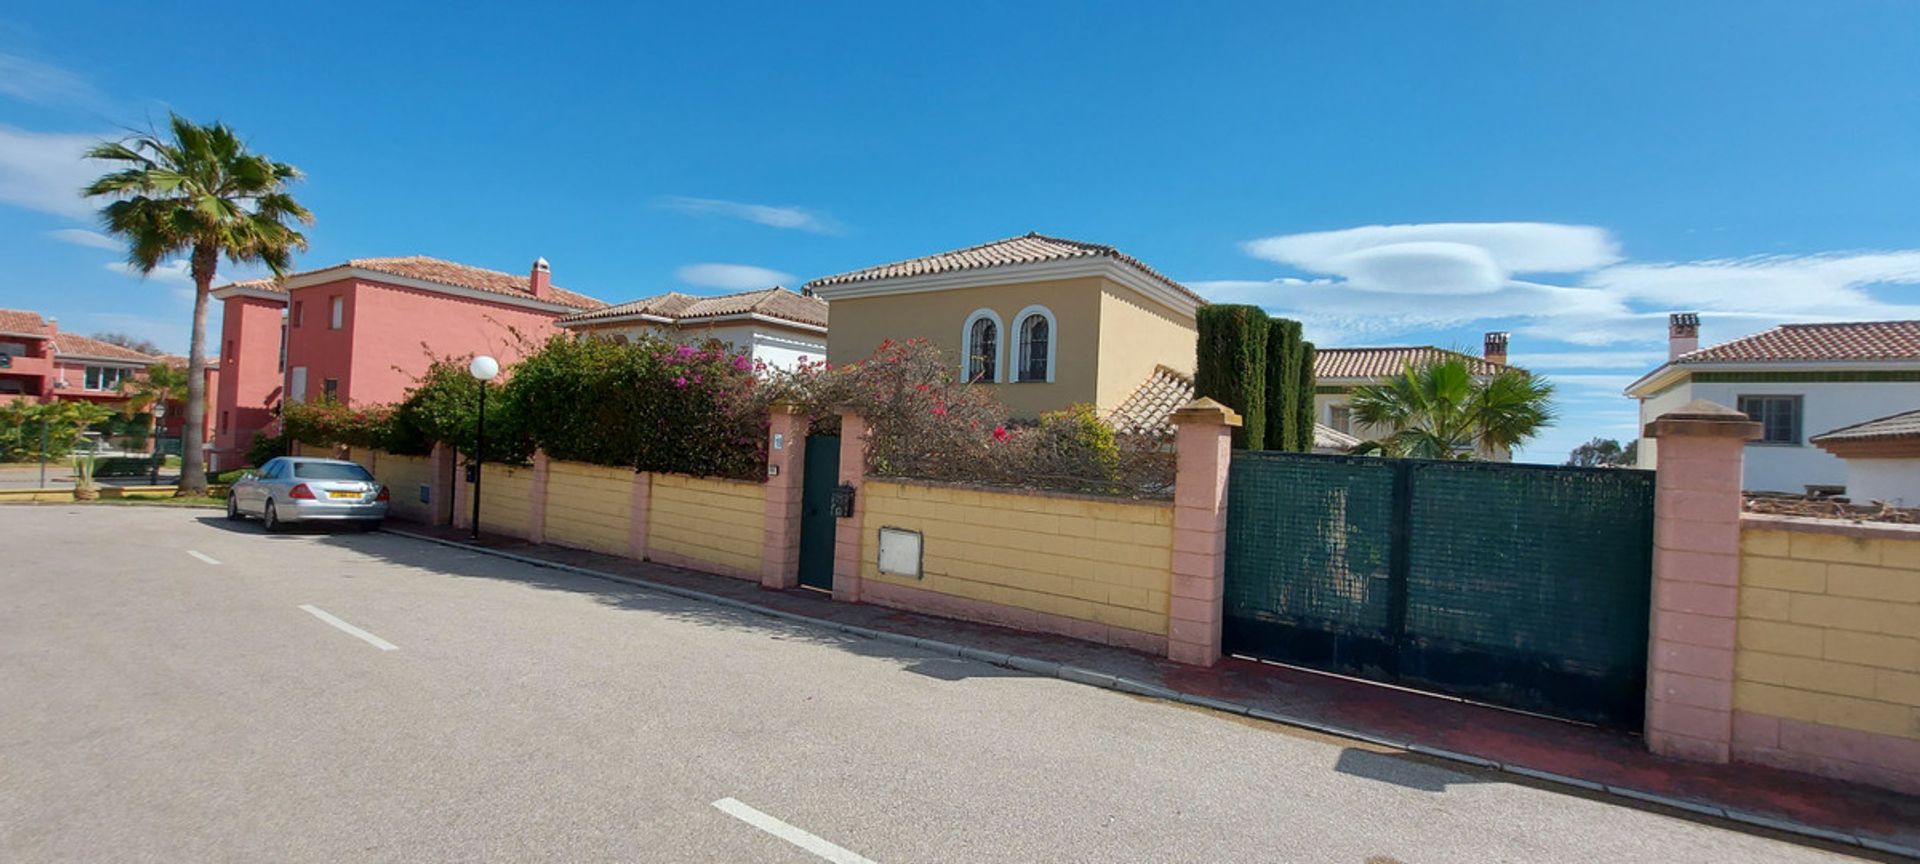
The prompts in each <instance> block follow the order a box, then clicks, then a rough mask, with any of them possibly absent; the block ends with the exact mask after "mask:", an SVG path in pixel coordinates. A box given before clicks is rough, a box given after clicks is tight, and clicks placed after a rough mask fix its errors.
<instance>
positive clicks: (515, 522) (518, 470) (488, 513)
mask: <svg viewBox="0 0 1920 864" xmlns="http://www.w3.org/2000/svg"><path fill="white" fill-rule="evenodd" d="M480 470H481V472H482V476H481V478H480V523H481V524H482V525H484V526H486V529H487V530H488V531H491V532H493V533H495V534H505V535H507V536H509V537H519V538H521V539H526V538H528V537H530V536H531V535H530V533H529V532H528V528H529V527H530V526H531V525H532V524H533V469H532V468H525V467H516V466H512V465H495V464H492V463H488V464H484V465H482V466H481V467H480ZM469 500H471V499H469ZM465 506H467V507H471V506H473V505H472V504H467V505H465Z"/></svg>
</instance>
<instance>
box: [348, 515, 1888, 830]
mask: <svg viewBox="0 0 1920 864" xmlns="http://www.w3.org/2000/svg"><path fill="white" fill-rule="evenodd" d="M383 530H384V532H385V533H388V534H394V535H397V536H401V537H407V538H410V539H414V540H424V541H426V542H428V543H435V544H438V545H441V546H449V547H452V548H455V549H465V550H467V551H469V552H479V553H481V554H484V555H492V556H494V557H496V558H505V559H507V560H509V561H518V562H520V563H522V564H528V565H532V566H534V567H543V568H546V569H549V570H560V571H564V572H568V573H574V574H577V575H580V576H586V577H589V578H593V579H602V580H605V581H608V582H618V583H620V584H622V585H630V586H633V587H635V588H644V589H646V590H648V591H656V592H659V593H661V594H668V595H672V596H675V597H680V598H683V599H687V600H698V601H701V602H705V603H713V604H717V605H720V606H724V607H727V608H729V609H738V610H740V611H743V612H751V613H753V614H756V615H764V616H766V617H769V618H777V619H779V620H782V621H791V622H794V623H797V624H805V625H808V626H811V627H818V628H823V629H827V630H834V631H837V632H840V633H845V634H847V635H850V636H859V637H861V638H865V639H872V640H875V641H877V642H886V643H890V644H894V645H902V646H906V647H910V648H919V649H921V650H923V651H930V652H932V653H935V654H941V655H946V656H951V657H957V658H960V659H962V660H973V661H976V662H980V663H986V664H988V665H992V666H999V667H1002V668H1006V669H1014V670H1017V671H1020V672H1026V673H1028V674H1030V675H1036V676H1039V677H1042V678H1059V679H1061V680H1063V681H1071V682H1073V683H1075V684H1086V685H1089V686H1093V687H1099V688H1102V689H1105V690H1113V691H1116V692H1120V693H1127V694H1131V695H1135V696H1146V697H1150V698H1154V699H1162V700H1165V701H1169V702H1178V703H1180V704H1183V705H1191V706H1193V707H1196V708H1206V709H1208V710H1212V711H1221V712H1224V713H1227V714H1235V715H1239V716H1243V717H1252V718H1254V719H1256V720H1265V721H1267V722H1270V723H1279V724H1281V725H1285V726H1292V727H1295V728H1298V729H1306V730H1309V731H1313V732H1318V733H1321V734H1323V735H1331V736H1334V737H1338V738H1346V739H1349V740H1354V741H1359V742H1362V743H1365V744H1372V745H1374V746H1377V747H1388V748H1391V749H1394V750H1404V751H1406V752H1408V753H1417V754H1420V755H1422V756H1428V757H1432V758H1435V759H1444V760H1446V761H1449V762H1457V763H1460V764H1463V765H1471V766H1473V767H1476V768H1488V769H1493V770H1497V771H1500V772H1503V773H1507V774H1512V775H1514V776H1516V777H1525V778H1528V779H1532V780H1540V781H1545V782H1548V783H1556V784H1560V785H1564V786H1569V787H1572V788H1575V789H1584V790H1587V791H1589V792H1600V793H1604V794H1608V795H1616V796H1619V797H1621V798H1629V799H1632V800H1635V801H1642V802H1646V803H1649V804H1657V805H1660V806H1662V807H1670V808H1673V809H1675V810H1682V811H1685V812H1688V813H1698V814H1701V815H1704V816H1713V817H1716V818H1720V819H1726V820H1728V821H1731V822H1739V823H1742V824H1746V825H1753V826H1755V827H1759V828H1765V829H1768V830H1771V831H1779V832H1781V833H1784V834H1797V835H1799V836H1802V837H1809V838H1813V839H1816V840H1825V841H1828V842H1831V843H1840V844H1843V845H1847V846H1858V847H1860V848H1862V849H1869V850H1872V851H1875V852H1886V853H1890V854H1894V855H1902V856H1906V857H1908V858H1914V859H1920V847H1914V846H1903V845H1900V844H1897V843H1889V842H1887V841H1885V840H1877V839H1874V838H1872V837H1862V836H1860V835H1857V834H1847V833H1844V832H1840V831H1832V830H1829V829H1826V828H1820V827H1816V826H1813V825H1805V824H1802V823H1799V822H1791V821H1788V820H1784V819H1776V818H1774V817H1771V816H1763V815H1761V814H1758V813H1749V812H1746V811H1743V810H1730V809H1727V808H1725V807H1721V806H1718V805H1715V804H1708V803H1703V802H1699V801H1691V800H1688V799H1685V798H1675V797H1673V796H1670V795H1661V794H1657V793H1653V792H1645V791H1641V790H1638V789H1632V788H1628V787H1624V786H1612V785H1608V784H1604V783H1596V782H1594V781H1592V780H1587V779H1585V778H1581V777H1571V776H1568V775H1565V774H1555V773H1553V772H1551V771H1539V770H1536V769H1533V768H1528V767H1526V766H1524V765H1514V764H1510V763H1504V762H1496V761H1494V760H1491V759H1485V758H1482V757H1479V756H1474V755H1471V754H1467V753H1457V752H1454V751H1452V750H1444V749H1441V748H1438V747H1430V746H1428V745H1425V744H1421V743H1418V742H1414V741H1401V740H1396V739H1392V738H1383V737H1381V736H1378V735H1374V734H1371V733H1368V732H1364V731H1361V730H1358V729H1348V728H1345V727H1341V726H1334V725H1331V724H1327V723H1322V722H1319V721H1317V720H1310V719H1307V718H1304V717H1294V716H1291V715H1286V714H1280V713H1276V712H1273V711H1268V710H1266V709H1263V708H1254V707H1252V706H1249V705H1243V704H1240V703H1238V702H1228V701H1225V700H1221V699H1214V698H1210V697H1207V696H1198V695H1194V694H1191V693H1182V692H1180V691H1177V690H1170V689H1168V688H1165V687H1162V686H1160V685H1158V684H1150V683H1148V682H1145V681H1137V680H1134V679H1131V678H1122V677H1120V676H1117V675H1111V674H1108V673H1105V672H1096V671H1094V670H1092V669H1083V668H1081V667H1078V666H1070V665H1067V664H1064V663H1056V662H1054V661H1051V660H1040V659H1036V658H1032V657H1022V656H1020V655H1017V654H1003V653H1000V652H998V651H986V650H982V649H979V648H972V647H968V646H965V645H956V644H954V643H952V642H942V641H940V640H937V639H924V638H920V637H917V636H907V635H905V634H901V633H892V632H888V631H885V630H875V629H873V628H871V627H861V626H858V625H854V624H843V623H841V622H839V621H833V620H830V619H826V618H814V617H812V616H809V615H801V614H798V613H794V612H786V611H782V610H779V609H772V608H769V607H766V606H761V605H758V604H754V603H748V602H746V601H744V600H735V599H733V598H732V597H722V596H720V595H718V594H708V593H707V592H705V591H696V590H693V589H691V588H681V587H679V586H677V585H665V584H662V583H659V582H649V581H647V580H645V579H634V578H632V577H628V576H620V575H617V574H614V573H608V572H606V571H604V570H594V569H592V568H589V567H578V566H575V565H572V564H562V563H560V562H558V561H547V560H543V559H540V558H535V557H532V556H530V555H516V554H514V553H512V552H503V551H501V550H498V549H488V548H486V547H484V546H476V545H473V544H471V543H464V542H461V541H458V540H447V539H444V538H440V537H434V536H431V535H427V534H418V533H415V532H412V531H406V530H401V529H397V528H392V527H388V528H385V529H383Z"/></svg>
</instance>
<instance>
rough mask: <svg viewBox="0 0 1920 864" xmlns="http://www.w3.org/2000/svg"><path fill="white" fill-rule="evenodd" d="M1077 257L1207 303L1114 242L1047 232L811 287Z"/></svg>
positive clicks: (883, 267)
mask: <svg viewBox="0 0 1920 864" xmlns="http://www.w3.org/2000/svg"><path fill="white" fill-rule="evenodd" d="M1075 258H1111V259H1113V260H1115V261H1119V262H1121V263H1122V264H1126V265H1127V266H1130V267H1132V268H1134V269H1136V270H1139V271H1140V272H1141V273H1144V274H1146V275H1147V276H1148V277H1150V278H1152V279H1153V280H1154V281H1156V282H1159V283H1160V284H1162V285H1165V286H1167V287H1169V288H1172V289H1173V290H1175V291H1178V292H1180V293H1181V294H1184V295H1186V296H1187V297H1189V298H1192V299H1193V300H1194V301H1195V302H1197V303H1202V304H1204V303H1206V302H1207V301H1206V300H1204V299H1201V297H1200V295H1198V294H1195V293H1193V291H1192V290H1191V289H1189V288H1187V286H1185V285H1182V284H1180V283H1178V282H1175V281H1173V280H1172V279H1169V278H1167V277H1166V276H1164V275H1161V273H1160V271H1158V270H1155V269H1153V268H1152V267H1148V266H1147V265H1146V264H1145V263H1143V262H1142V261H1140V259H1138V258H1135V257H1133V256H1131V255H1128V254H1126V253H1124V252H1121V251H1120V250H1118V249H1115V248H1113V247H1112V246H1105V245H1101V244H1098V243H1084V242H1081V241H1079V240H1066V239H1063V238H1059V237H1048V236H1046V235H1043V234H1026V235H1024V236H1021V237H1009V238H1007V239H1005V240H995V241H993V242H992V243H982V244H980V245H978V246H968V247H967V248H965V249H955V250H953V251H951V252H941V253H939V254H937V255H927V256H924V257H921V258H910V259H907V260H905V261H895V262H893V263H891V264H881V265H879V266H876V267H868V268H866V269H864V270H854V271H851V272H848V273H839V274H836V275H833V276H823V277H821V278H819V279H815V280H813V281H811V282H808V283H807V286H808V287H810V288H820V287H826V286H832V285H850V284H853V283H857V282H877V281H879V280H882V279H899V278H905V277H909V276H927V275H931V274H935V273H956V272H960V271H964V270H984V269H987V268H989V267H1003V266H1007V265H1012V264H1037V263H1040V262H1043V261H1067V260H1072V259H1075Z"/></svg>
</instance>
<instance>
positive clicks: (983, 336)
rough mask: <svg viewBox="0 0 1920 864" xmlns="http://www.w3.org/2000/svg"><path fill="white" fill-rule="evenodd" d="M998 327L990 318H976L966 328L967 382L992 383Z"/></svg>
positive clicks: (998, 341)
mask: <svg viewBox="0 0 1920 864" xmlns="http://www.w3.org/2000/svg"><path fill="white" fill-rule="evenodd" d="M999 345H1000V326H999V325H998V324H995V323H994V322H993V319H991V318H976V319H974V321H973V324H972V325H970V326H968V328H967V380H968V381H993V380H996V379H995V375H994V373H995V372H996V371H997V370H996V369H995V368H994V362H993V361H994V358H995V357H998V356H999Z"/></svg>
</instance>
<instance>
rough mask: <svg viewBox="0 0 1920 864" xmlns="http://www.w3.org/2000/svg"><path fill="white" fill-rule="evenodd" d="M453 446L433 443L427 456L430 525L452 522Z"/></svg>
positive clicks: (428, 519) (428, 521) (428, 520)
mask: <svg viewBox="0 0 1920 864" xmlns="http://www.w3.org/2000/svg"><path fill="white" fill-rule="evenodd" d="M453 463H454V458H453V448H452V447H449V446H447V445H446V444H435V445H433V453H432V454H431V455H429V456H428V457H427V466H428V471H429V472H431V473H429V475H428V480H427V482H428V484H429V486H428V490H427V506H428V508H429V510H428V513H429V516H428V518H427V523H428V524H430V525H447V524H451V523H452V522H453V487H454V476H453Z"/></svg>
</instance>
